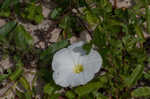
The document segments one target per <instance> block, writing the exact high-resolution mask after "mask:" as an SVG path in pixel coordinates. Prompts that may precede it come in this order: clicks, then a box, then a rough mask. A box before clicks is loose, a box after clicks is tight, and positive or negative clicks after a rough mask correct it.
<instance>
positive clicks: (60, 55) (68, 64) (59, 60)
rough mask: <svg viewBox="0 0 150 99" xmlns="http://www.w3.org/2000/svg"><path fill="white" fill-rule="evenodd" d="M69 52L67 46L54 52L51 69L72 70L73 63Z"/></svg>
mask: <svg viewBox="0 0 150 99" xmlns="http://www.w3.org/2000/svg"><path fill="white" fill-rule="evenodd" d="M69 53H70V52H69V50H68V49H67V48H63V49H61V50H60V51H58V52H56V54H55V55H54V56H53V61H52V69H53V70H54V71H59V70H62V69H63V70H70V69H71V70H72V68H73V66H74V63H73V59H72V58H71V56H70V54H69Z"/></svg>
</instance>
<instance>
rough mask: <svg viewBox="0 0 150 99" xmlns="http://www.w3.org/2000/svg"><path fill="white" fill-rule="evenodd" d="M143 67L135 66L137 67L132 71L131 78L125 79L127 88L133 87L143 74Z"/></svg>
mask: <svg viewBox="0 0 150 99" xmlns="http://www.w3.org/2000/svg"><path fill="white" fill-rule="evenodd" d="M143 70H144V66H143V65H140V64H139V65H137V67H136V68H135V69H134V70H133V72H132V74H131V76H129V77H128V78H127V79H126V84H127V86H129V87H130V86H132V85H134V84H135V83H136V82H137V81H138V80H139V79H140V78H141V75H142V74H143Z"/></svg>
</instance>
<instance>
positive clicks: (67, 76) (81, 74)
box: [52, 41, 102, 87]
mask: <svg viewBox="0 0 150 99" xmlns="http://www.w3.org/2000/svg"><path fill="white" fill-rule="evenodd" d="M83 45H84V42H82V41H81V42H78V43H74V44H72V45H70V46H69V47H68V48H63V49H61V50H60V51H58V52H56V54H55V55H54V57H53V61H52V69H53V71H54V73H53V79H54V81H55V83H56V84H57V85H60V86H62V87H75V86H78V85H84V84H86V83H87V82H89V81H90V80H92V79H93V77H94V75H95V73H97V72H98V71H99V70H100V68H101V65H102V58H101V56H100V55H99V53H98V52H97V51H95V50H93V49H91V51H90V53H89V54H88V55H86V52H85V51H84V50H83V49H82V46H83Z"/></svg>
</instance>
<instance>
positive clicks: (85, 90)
mask: <svg viewBox="0 0 150 99" xmlns="http://www.w3.org/2000/svg"><path fill="white" fill-rule="evenodd" d="M100 87H101V83H100V82H91V83H88V84H87V85H84V86H80V87H77V88H76V89H75V93H77V94H78V95H79V96H84V95H86V94H89V93H91V92H92V91H95V90H97V89H99V88H100Z"/></svg>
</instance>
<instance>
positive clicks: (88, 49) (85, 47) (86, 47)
mask: <svg viewBox="0 0 150 99" xmlns="http://www.w3.org/2000/svg"><path fill="white" fill-rule="evenodd" d="M91 48H92V44H91V43H87V44H84V45H83V49H84V50H85V51H86V52H87V54H88V53H89V52H90V51H91Z"/></svg>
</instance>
